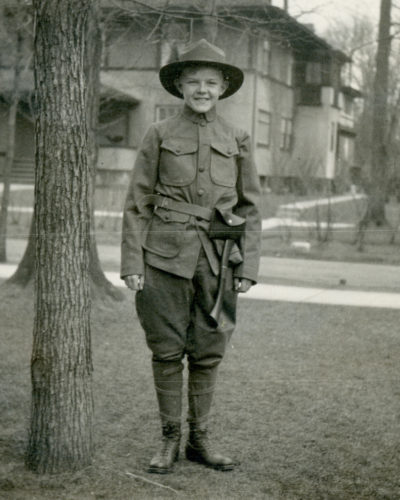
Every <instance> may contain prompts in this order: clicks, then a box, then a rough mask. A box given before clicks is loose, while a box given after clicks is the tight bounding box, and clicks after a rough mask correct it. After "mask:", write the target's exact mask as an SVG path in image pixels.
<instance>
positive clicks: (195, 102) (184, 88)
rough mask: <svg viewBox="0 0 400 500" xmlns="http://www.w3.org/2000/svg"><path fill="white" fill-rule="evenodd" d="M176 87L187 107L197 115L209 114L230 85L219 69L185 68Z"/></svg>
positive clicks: (206, 67)
mask: <svg viewBox="0 0 400 500" xmlns="http://www.w3.org/2000/svg"><path fill="white" fill-rule="evenodd" d="M176 87H177V89H178V90H179V92H181V94H182V95H183V100H184V101H185V104H187V106H189V107H190V108H191V109H192V110H193V111H195V112H196V113H207V111H210V109H212V108H213V107H214V106H215V105H216V104H217V101H218V99H219V98H220V96H221V95H222V94H223V93H224V92H225V90H226V89H227V87H228V83H227V82H226V81H225V80H224V77H223V74H222V71H220V70H219V69H216V68H212V67H208V66H199V67H192V68H190V67H189V68H185V69H184V70H183V72H182V74H181V76H180V77H179V78H178V80H177V81H176Z"/></svg>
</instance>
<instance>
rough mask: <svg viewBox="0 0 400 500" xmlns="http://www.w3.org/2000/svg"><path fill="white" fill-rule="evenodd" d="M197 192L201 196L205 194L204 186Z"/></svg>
mask: <svg viewBox="0 0 400 500" xmlns="http://www.w3.org/2000/svg"><path fill="white" fill-rule="evenodd" d="M197 194H198V195H199V196H203V194H204V189H203V188H200V189H199V190H198V191H197Z"/></svg>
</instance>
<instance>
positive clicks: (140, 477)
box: [125, 471, 180, 495]
mask: <svg viewBox="0 0 400 500" xmlns="http://www.w3.org/2000/svg"><path fill="white" fill-rule="evenodd" d="M125 474H126V475H127V476H129V477H133V478H134V479H139V480H141V481H144V482H145V483H150V484H153V485H154V486H159V487H160V488H165V489H167V490H171V491H173V492H174V493H176V494H177V495H180V492H179V491H178V490H174V488H171V486H165V485H164V484H161V483H157V482H156V481H150V479H147V478H145V477H143V476H138V475H136V474H132V472H128V471H125Z"/></svg>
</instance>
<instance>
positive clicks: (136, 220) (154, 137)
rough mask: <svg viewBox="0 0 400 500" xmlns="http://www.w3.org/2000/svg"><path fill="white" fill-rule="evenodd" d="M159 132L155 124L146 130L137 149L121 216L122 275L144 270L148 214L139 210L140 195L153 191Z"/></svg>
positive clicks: (141, 272) (157, 158)
mask: <svg viewBox="0 0 400 500" xmlns="http://www.w3.org/2000/svg"><path fill="white" fill-rule="evenodd" d="M159 145H160V141H159V136H158V133H157V129H156V126H155V125H152V126H151V127H150V128H149V130H148V132H147V133H146V135H145V137H144V139H143V142H142V145H141V147H140V149H139V152H138V155H137V158H136V161H135V165H134V167H133V170H132V175H131V180H130V184H129V188H128V193H127V196H126V201H125V206H124V212H123V218H122V244H121V278H123V277H124V276H129V275H132V274H143V272H144V264H143V250H142V237H143V233H144V230H145V227H146V225H147V222H148V214H146V212H140V210H139V208H138V203H139V202H140V200H141V198H142V197H143V196H145V195H147V194H152V193H153V192H154V186H155V184H156V182H157V177H158V160H159V154H160V153H159Z"/></svg>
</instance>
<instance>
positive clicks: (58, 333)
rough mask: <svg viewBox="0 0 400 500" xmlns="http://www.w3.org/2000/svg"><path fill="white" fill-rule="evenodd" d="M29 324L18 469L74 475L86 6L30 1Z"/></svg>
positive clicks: (86, 314)
mask: <svg viewBox="0 0 400 500" xmlns="http://www.w3.org/2000/svg"><path fill="white" fill-rule="evenodd" d="M33 6H34V10H35V15H36V33H35V47H34V51H35V53H34V57H35V60H34V68H35V91H36V97H37V104H38V106H39V110H38V114H37V117H36V183H35V211H34V224H35V232H36V236H35V241H36V252H35V262H36V280H35V321H34V330H33V350H32V360H31V379H32V410H31V425H30V436H29V444H28V450H27V457H26V463H27V466H28V467H29V468H31V469H32V470H34V471H37V472H39V473H55V472H62V471H67V470H76V469H79V468H81V467H84V466H86V465H88V464H89V463H90V462H91V457H92V414H93V400H92V357H91V332H90V310H91V301H90V283H89V249H90V185H91V184H90V176H91V173H90V161H89V153H88V140H89V139H88V135H89V134H88V120H87V109H88V99H87V93H86V91H85V89H86V78H85V72H84V61H85V57H84V56H85V49H86V43H87V36H88V19H89V18H90V15H91V14H92V10H91V9H92V7H93V1H92V0H48V1H46V2H43V1H42V0H34V2H33Z"/></svg>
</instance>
